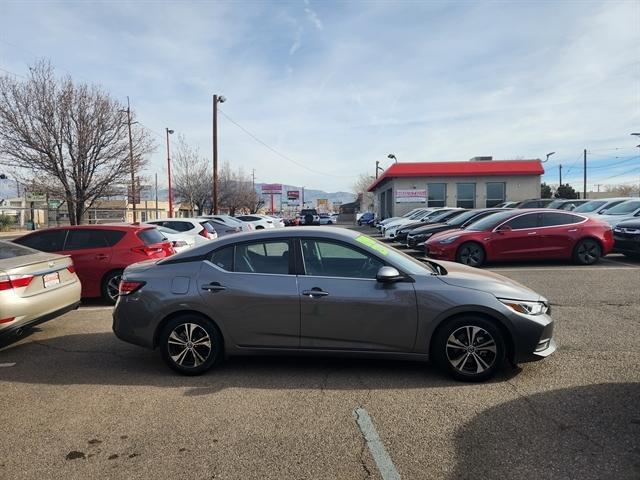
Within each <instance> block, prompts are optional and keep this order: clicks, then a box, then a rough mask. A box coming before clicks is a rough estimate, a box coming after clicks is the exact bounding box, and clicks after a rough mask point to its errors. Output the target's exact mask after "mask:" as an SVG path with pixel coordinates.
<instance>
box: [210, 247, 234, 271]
mask: <svg viewBox="0 0 640 480" xmlns="http://www.w3.org/2000/svg"><path fill="white" fill-rule="evenodd" d="M209 261H210V262H211V263H213V264H214V265H215V266H217V267H219V268H221V269H223V270H226V271H227V272H233V245H231V246H230V247H225V248H221V249H219V250H216V251H215V252H213V253H212V254H211V257H210V258H209Z"/></svg>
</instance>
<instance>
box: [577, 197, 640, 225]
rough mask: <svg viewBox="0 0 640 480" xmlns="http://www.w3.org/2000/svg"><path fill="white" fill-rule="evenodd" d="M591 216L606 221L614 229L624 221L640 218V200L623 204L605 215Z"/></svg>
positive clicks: (632, 200) (631, 200) (636, 199)
mask: <svg viewBox="0 0 640 480" xmlns="http://www.w3.org/2000/svg"><path fill="white" fill-rule="evenodd" d="M589 216H590V217H592V218H597V219H598V220H604V221H605V222H607V223H608V224H609V225H611V227H612V228H613V227H615V226H616V225H617V224H618V223H620V222H622V221H623V220H630V219H632V218H637V217H640V198H635V199H630V200H627V201H626V202H622V203H620V204H618V205H616V206H615V207H613V208H610V209H609V210H607V211H606V213H604V214H599V215H598V214H595V215H594V214H589Z"/></svg>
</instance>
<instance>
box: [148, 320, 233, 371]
mask: <svg viewBox="0 0 640 480" xmlns="http://www.w3.org/2000/svg"><path fill="white" fill-rule="evenodd" d="M207 342H208V343H207ZM158 345H159V347H160V354H161V355H162V359H163V360H164V361H165V363H166V364H167V365H168V366H169V367H170V368H172V369H173V370H175V371H176V372H178V373H181V374H182V375H200V374H202V373H204V372H206V371H207V370H209V369H210V368H212V367H213V366H214V365H217V364H219V363H220V361H221V360H222V357H223V351H224V344H223V341H222V335H221V334H220V332H219V331H218V329H217V328H216V326H215V325H214V324H213V323H212V322H211V321H210V320H208V319H206V318H204V317H201V316H199V315H193V314H185V315H180V316H179V317H176V318H173V319H171V320H170V321H169V322H168V323H167V324H166V325H165V326H164V327H163V328H162V331H161V332H160V336H159V339H158Z"/></svg>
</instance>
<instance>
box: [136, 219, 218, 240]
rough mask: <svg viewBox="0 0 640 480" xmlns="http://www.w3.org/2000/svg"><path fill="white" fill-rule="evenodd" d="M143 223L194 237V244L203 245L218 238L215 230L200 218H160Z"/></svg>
mask: <svg viewBox="0 0 640 480" xmlns="http://www.w3.org/2000/svg"><path fill="white" fill-rule="evenodd" d="M145 223H148V224H150V225H158V226H161V227H167V228H170V229H171V230H175V231H176V232H180V233H185V234H187V235H191V236H193V237H194V242H195V243H204V242H206V241H208V240H215V239H216V238H218V234H217V233H216V230H215V229H214V228H213V227H212V226H211V225H210V224H209V223H208V222H207V220H206V219H201V218H161V219H157V220H149V221H147V222H145Z"/></svg>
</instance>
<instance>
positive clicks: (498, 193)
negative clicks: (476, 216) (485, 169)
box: [486, 182, 506, 208]
mask: <svg viewBox="0 0 640 480" xmlns="http://www.w3.org/2000/svg"><path fill="white" fill-rule="evenodd" d="M505 189H506V187H505V183H504V182H487V200H486V201H487V208H489V207H495V206H496V205H499V204H501V203H502V202H504V201H505V200H506V198H505Z"/></svg>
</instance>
